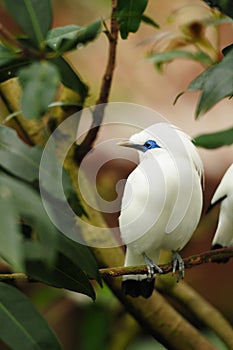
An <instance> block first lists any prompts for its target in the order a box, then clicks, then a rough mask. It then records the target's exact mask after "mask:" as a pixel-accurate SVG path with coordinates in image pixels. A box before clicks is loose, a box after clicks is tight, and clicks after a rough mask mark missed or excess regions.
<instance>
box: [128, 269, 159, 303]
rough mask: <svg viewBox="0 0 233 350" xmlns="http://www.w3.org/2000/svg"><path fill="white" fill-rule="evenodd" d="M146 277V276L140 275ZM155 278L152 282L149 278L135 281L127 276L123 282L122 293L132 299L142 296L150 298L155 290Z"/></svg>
mask: <svg viewBox="0 0 233 350" xmlns="http://www.w3.org/2000/svg"><path fill="white" fill-rule="evenodd" d="M139 276H144V275H139ZM154 284H155V278H152V279H150V280H148V279H147V276H145V277H141V279H137V280H136V279H134V278H132V277H130V275H129V276H127V277H124V278H123V280H122V291H123V293H124V294H126V295H130V296H131V297H134V298H135V297H139V296H142V297H144V298H149V297H150V296H151V294H152V293H153V290H154Z"/></svg>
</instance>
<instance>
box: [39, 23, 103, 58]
mask: <svg viewBox="0 0 233 350" xmlns="http://www.w3.org/2000/svg"><path fill="white" fill-rule="evenodd" d="M100 30H101V21H96V22H94V23H92V24H91V25H89V26H87V27H80V26H77V25H68V26H65V27H58V28H54V29H52V30H50V32H49V33H48V36H47V40H46V42H47V44H48V45H49V46H50V47H52V48H53V50H56V51H59V52H60V53H61V52H66V51H69V50H73V49H75V48H76V46H77V45H80V44H82V45H85V44H87V43H88V42H90V41H93V40H94V39H95V38H96V37H97V35H98V34H99V33H100Z"/></svg>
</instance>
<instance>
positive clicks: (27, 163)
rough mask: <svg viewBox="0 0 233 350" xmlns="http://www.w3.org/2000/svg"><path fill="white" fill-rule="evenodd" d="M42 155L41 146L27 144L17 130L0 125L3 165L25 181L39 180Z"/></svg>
mask: <svg viewBox="0 0 233 350" xmlns="http://www.w3.org/2000/svg"><path fill="white" fill-rule="evenodd" d="M41 155H42V148H41V147H37V146H36V147H30V146H28V145H26V144H25V143H24V142H23V141H22V140H20V139H19V137H18V136H17V134H16V132H15V130H13V129H11V128H8V127H6V126H2V125H0V165H1V167H3V168H4V169H6V170H7V171H8V172H10V173H11V174H13V175H15V176H17V177H19V178H21V179H23V180H25V181H29V182H33V181H35V180H38V176H39V163H40V158H41ZM25 169H27V170H26V171H25Z"/></svg>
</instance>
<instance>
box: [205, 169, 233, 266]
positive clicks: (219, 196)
mask: <svg viewBox="0 0 233 350" xmlns="http://www.w3.org/2000/svg"><path fill="white" fill-rule="evenodd" d="M218 203H220V212H219V219H218V226H217V229H216V232H215V235H214V239H213V241H212V249H218V248H224V247H231V246H233V164H231V166H230V167H229V168H228V169H227V171H226V172H225V174H224V176H223V178H222V180H221V182H220V184H219V185H218V187H217V189H216V191H215V193H214V195H213V198H212V200H211V205H210V208H209V209H208V211H209V210H210V209H211V208H212V207H213V206H215V205H216V204H218ZM228 260H229V259H228V258H224V259H222V260H218V262H227V261H228ZM216 262H217V260H216Z"/></svg>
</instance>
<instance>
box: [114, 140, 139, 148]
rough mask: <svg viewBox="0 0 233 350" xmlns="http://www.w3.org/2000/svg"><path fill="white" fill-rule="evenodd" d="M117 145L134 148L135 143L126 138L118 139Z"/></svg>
mask: <svg viewBox="0 0 233 350" xmlns="http://www.w3.org/2000/svg"><path fill="white" fill-rule="evenodd" d="M117 146H123V147H131V148H135V146H136V144H135V143H134V142H132V141H129V140H126V141H120V142H118V143H117Z"/></svg>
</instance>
